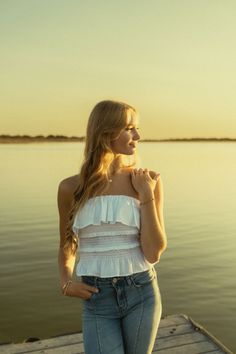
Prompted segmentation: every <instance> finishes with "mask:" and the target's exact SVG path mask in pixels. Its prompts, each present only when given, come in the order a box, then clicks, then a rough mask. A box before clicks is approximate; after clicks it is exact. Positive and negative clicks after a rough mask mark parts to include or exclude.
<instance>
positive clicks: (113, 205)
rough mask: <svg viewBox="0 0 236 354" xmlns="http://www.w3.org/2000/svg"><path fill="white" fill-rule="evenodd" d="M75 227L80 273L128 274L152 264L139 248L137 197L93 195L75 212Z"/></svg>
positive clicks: (78, 270)
mask: <svg viewBox="0 0 236 354" xmlns="http://www.w3.org/2000/svg"><path fill="white" fill-rule="evenodd" d="M72 228H73V231H74V233H75V234H76V235H77V236H78V240H79V256H80V259H79V262H78V263H77V266H76V274H77V276H81V275H93V276H99V277H112V276H125V275H130V274H133V273H138V272H140V271H144V270H147V269H148V268H150V267H151V264H150V263H149V262H148V261H147V260H146V259H145V257H144V255H143V252H142V250H141V248H140V241H139V232H140V202H139V200H138V199H136V198H133V197H130V196H126V195H101V196H97V197H94V198H90V199H89V200H88V201H87V202H86V203H85V205H84V206H83V207H82V209H81V210H80V211H79V212H78V213H77V214H76V216H75V219H74V223H73V226H72Z"/></svg>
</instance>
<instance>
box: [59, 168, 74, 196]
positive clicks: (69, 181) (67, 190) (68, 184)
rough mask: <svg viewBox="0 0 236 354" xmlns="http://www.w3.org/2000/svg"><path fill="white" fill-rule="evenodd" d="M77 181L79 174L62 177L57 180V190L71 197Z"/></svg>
mask: <svg viewBox="0 0 236 354" xmlns="http://www.w3.org/2000/svg"><path fill="white" fill-rule="evenodd" d="M78 183H79V175H78V174H77V175H74V176H70V177H67V178H64V179H63V180H61V181H60V182H59V186H58V192H59V193H60V194H62V195H64V196H67V197H73V195H74V192H75V190H76V188H77V187H78Z"/></svg>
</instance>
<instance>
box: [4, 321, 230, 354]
mask: <svg viewBox="0 0 236 354" xmlns="http://www.w3.org/2000/svg"><path fill="white" fill-rule="evenodd" d="M0 353H6V354H22V353H34V354H35V353H38V354H39V353H40V354H52V353H54V354H84V346H83V337H82V333H81V332H79V333H74V334H67V335H63V336H58V337H53V338H49V339H43V340H37V341H35V342H24V343H16V344H14V343H12V344H3V345H0ZM152 353H153V354H204V353H211V354H223V353H227V354H233V352H231V351H230V350H229V349H227V348H226V347H225V346H224V345H223V344H222V343H221V342H219V341H218V340H217V339H216V338H215V337H214V336H212V334H210V333H209V332H208V331H207V330H206V329H204V328H203V327H202V326H201V325H199V324H198V323H196V322H194V321H193V320H192V319H191V318H190V317H187V316H186V315H183V314H180V315H171V316H166V317H164V318H163V319H161V323H160V326H159V330H158V335H157V338H156V343H155V346H154V349H153V352H152ZM111 354H112V353H111Z"/></svg>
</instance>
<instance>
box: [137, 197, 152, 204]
mask: <svg viewBox="0 0 236 354" xmlns="http://www.w3.org/2000/svg"><path fill="white" fill-rule="evenodd" d="M153 200H154V198H152V199H149V200H146V201H145V202H141V203H140V205H144V204H147V203H149V202H152V201H153Z"/></svg>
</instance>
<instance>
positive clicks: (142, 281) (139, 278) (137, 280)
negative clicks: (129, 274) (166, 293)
mask: <svg viewBox="0 0 236 354" xmlns="http://www.w3.org/2000/svg"><path fill="white" fill-rule="evenodd" d="M155 278H156V271H155V270H154V269H153V268H151V269H148V270H146V271H144V272H141V273H138V274H137V275H135V276H134V277H133V278H132V280H133V284H134V286H136V287H137V288H139V287H142V286H145V285H146V284H149V283H151V282H152V281H153V280H154V279H155Z"/></svg>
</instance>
